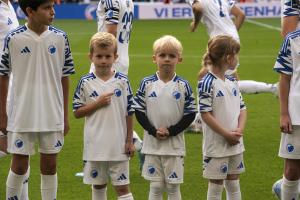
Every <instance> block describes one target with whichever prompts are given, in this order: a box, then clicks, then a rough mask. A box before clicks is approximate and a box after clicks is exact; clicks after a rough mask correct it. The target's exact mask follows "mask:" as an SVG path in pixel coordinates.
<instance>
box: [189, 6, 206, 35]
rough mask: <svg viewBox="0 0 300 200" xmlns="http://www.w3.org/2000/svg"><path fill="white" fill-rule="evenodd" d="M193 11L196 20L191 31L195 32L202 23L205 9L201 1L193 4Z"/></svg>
mask: <svg viewBox="0 0 300 200" xmlns="http://www.w3.org/2000/svg"><path fill="white" fill-rule="evenodd" d="M192 10H193V14H194V19H193V21H192V22H191V24H190V31H191V32H194V31H195V30H196V29H197V27H198V25H199V22H200V19H201V16H202V12H203V11H202V10H203V8H202V7H201V3H200V2H199V1H196V2H194V3H193V5H192Z"/></svg>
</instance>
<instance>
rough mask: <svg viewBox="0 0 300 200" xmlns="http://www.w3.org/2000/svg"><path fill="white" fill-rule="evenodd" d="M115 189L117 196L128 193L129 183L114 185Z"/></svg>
mask: <svg viewBox="0 0 300 200" xmlns="http://www.w3.org/2000/svg"><path fill="white" fill-rule="evenodd" d="M115 190H116V192H117V194H118V196H123V195H126V194H128V193H130V190H129V185H118V186H115Z"/></svg>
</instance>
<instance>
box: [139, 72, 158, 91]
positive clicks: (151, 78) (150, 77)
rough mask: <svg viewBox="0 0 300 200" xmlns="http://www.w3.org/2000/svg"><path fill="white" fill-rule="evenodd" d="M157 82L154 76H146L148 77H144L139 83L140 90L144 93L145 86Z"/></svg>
mask: <svg viewBox="0 0 300 200" xmlns="http://www.w3.org/2000/svg"><path fill="white" fill-rule="evenodd" d="M157 80H158V77H157V75H156V74H154V75H152V76H148V77H145V78H144V79H143V80H142V81H141V84H140V87H139V88H140V90H141V91H143V92H145V87H146V85H147V84H148V83H149V82H154V81H157Z"/></svg>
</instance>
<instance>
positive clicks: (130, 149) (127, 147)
mask: <svg viewBox="0 0 300 200" xmlns="http://www.w3.org/2000/svg"><path fill="white" fill-rule="evenodd" d="M134 152H135V148H134V145H133V143H132V142H130V143H127V142H126V144H125V154H126V155H127V156H128V157H133V156H134Z"/></svg>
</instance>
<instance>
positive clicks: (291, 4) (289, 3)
mask: <svg viewBox="0 0 300 200" xmlns="http://www.w3.org/2000/svg"><path fill="white" fill-rule="evenodd" d="M281 8H282V10H281V36H282V37H285V36H286V35H287V34H288V33H290V32H292V31H295V30H298V29H299V27H300V23H299V16H300V3H299V1H297V0H295V1H294V0H283V1H281ZM282 181H283V180H282V179H279V180H277V181H276V182H275V183H274V184H273V186H272V192H273V193H274V194H275V195H276V197H277V198H278V199H281V185H282ZM299 186H300V184H299ZM298 193H300V188H298Z"/></svg>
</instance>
